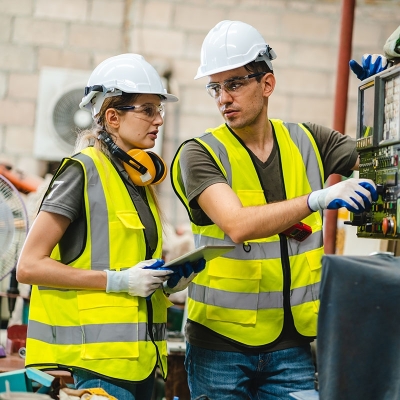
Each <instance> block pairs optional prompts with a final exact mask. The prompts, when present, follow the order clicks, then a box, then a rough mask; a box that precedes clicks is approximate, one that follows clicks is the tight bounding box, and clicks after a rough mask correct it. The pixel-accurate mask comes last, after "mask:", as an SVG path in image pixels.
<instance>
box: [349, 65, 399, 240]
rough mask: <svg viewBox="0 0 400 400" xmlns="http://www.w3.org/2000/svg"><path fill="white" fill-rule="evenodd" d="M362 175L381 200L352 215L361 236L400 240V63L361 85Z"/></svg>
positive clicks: (359, 138) (359, 144)
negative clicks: (372, 184)
mask: <svg viewBox="0 0 400 400" xmlns="http://www.w3.org/2000/svg"><path fill="white" fill-rule="evenodd" d="M357 150H358V153H359V154H360V165H359V177H360V178H368V179H372V180H373V181H374V182H375V183H376V185H377V190H378V194H379V197H378V200H377V201H376V202H374V203H373V204H372V207H371V210H369V211H368V212H364V213H362V214H351V221H347V222H346V223H347V224H350V225H353V226H357V236H358V237H363V238H375V239H400V167H399V158H400V66H394V67H391V68H389V69H387V70H386V71H383V72H381V73H379V74H376V75H374V76H372V77H370V78H368V79H366V80H365V81H363V82H361V84H360V86H359V88H358V125H357Z"/></svg>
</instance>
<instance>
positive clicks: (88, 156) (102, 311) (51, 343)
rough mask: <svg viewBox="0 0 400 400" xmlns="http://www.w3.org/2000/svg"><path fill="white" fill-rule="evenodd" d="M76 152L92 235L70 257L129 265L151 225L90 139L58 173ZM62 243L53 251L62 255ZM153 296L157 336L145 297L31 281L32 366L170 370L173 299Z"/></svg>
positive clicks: (140, 375)
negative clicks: (169, 311)
mask: <svg viewBox="0 0 400 400" xmlns="http://www.w3.org/2000/svg"><path fill="white" fill-rule="evenodd" d="M72 160H73V161H75V162H79V163H80V164H81V165H82V168H83V171H84V177H85V183H84V203H85V205H84V207H85V216H86V227H87V235H86V245H85V248H84V250H83V252H82V254H81V255H80V256H79V257H78V258H77V259H76V260H74V261H73V262H71V263H70V264H69V265H70V266H71V267H74V268H81V269H92V270H100V271H102V270H106V269H110V270H120V269H126V268H129V267H131V266H133V265H135V264H137V263H138V262H140V261H143V260H144V259H145V257H146V245H145V238H144V229H145V227H144V226H143V225H142V223H141V221H140V218H139V215H138V212H137V210H136V209H135V207H134V204H133V202H132V200H131V197H130V195H129V192H128V190H127V188H126V187H125V184H124V183H123V181H122V180H121V178H120V176H119V175H118V172H117V171H116V169H115V168H114V167H113V166H112V164H111V162H110V161H109V160H108V159H107V157H106V156H105V155H104V154H103V153H102V152H100V151H98V150H96V149H95V148H93V147H89V148H87V149H85V150H83V151H82V152H81V153H79V154H77V155H75V156H73V157H72V158H67V159H64V160H63V162H62V164H61V166H60V168H59V169H58V171H57V173H56V174H55V176H54V178H53V181H54V180H56V179H57V176H58V175H59V173H60V171H62V170H63V169H64V167H65V166H66V165H67V164H69V163H70V162H72ZM49 187H51V184H50V186H49ZM146 193H147V199H148V203H149V205H150V208H151V211H152V214H153V216H154V218H155V221H156V224H157V231H158V245H157V248H156V250H155V252H154V254H153V257H154V258H160V257H161V251H162V247H161V246H162V242H161V240H162V237H161V235H162V233H161V232H162V229H161V222H160V218H159V216H158V213H157V210H156V207H155V204H154V200H153V198H152V196H151V194H150V192H149V191H148V190H146ZM57 247H58V246H57ZM57 247H56V248H55V249H54V251H53V253H52V258H54V259H57V260H59V249H58V248H57ZM61 261H62V260H61ZM151 303H152V308H153V323H152V327H153V329H152V332H153V337H154V342H153V341H152V340H151V339H150V337H149V333H148V326H149V321H148V315H147V314H148V313H147V305H146V299H145V298H143V297H134V296H130V295H129V294H128V293H106V292H105V291H101V290H69V289H55V288H49V287H41V286H39V287H38V286H33V288H32V295H31V302H30V310H29V323H28V337H27V350H26V360H25V364H26V367H36V368H40V369H55V368H64V369H65V368H68V369H71V368H74V367H77V368H84V369H86V370H89V371H92V372H95V373H98V374H101V375H104V376H105V377H110V378H117V379H123V380H127V381H142V380H143V379H145V378H147V377H148V376H149V375H150V374H151V372H152V371H153V369H154V367H155V365H156V363H157V360H158V362H159V366H160V368H161V370H162V372H163V376H164V378H165V377H166V375H167V361H166V357H167V345H166V321H167V308H168V307H169V306H170V305H171V304H172V303H171V302H170V301H169V300H168V299H167V298H166V296H165V295H164V294H163V292H162V290H157V291H156V292H155V293H154V294H153V295H152V296H151ZM157 353H158V355H157Z"/></svg>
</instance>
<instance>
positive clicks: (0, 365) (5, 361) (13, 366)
mask: <svg viewBox="0 0 400 400" xmlns="http://www.w3.org/2000/svg"><path fill="white" fill-rule="evenodd" d="M24 368H25V360H24V359H23V358H21V357H20V356H19V355H18V354H17V353H15V354H7V356H6V357H2V358H0V373H2V372H10V371H15V370H17V369H24ZM44 372H46V373H47V374H49V375H52V376H54V377H55V378H62V379H63V380H64V382H65V383H74V380H73V378H72V376H71V374H70V373H69V372H67V371H61V370H54V371H44Z"/></svg>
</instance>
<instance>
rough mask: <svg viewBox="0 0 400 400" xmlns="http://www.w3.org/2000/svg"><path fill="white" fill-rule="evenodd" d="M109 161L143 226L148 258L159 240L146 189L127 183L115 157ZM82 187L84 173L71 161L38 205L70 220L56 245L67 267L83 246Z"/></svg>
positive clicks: (84, 231) (84, 226)
mask: <svg viewBox="0 0 400 400" xmlns="http://www.w3.org/2000/svg"><path fill="white" fill-rule="evenodd" d="M111 161H112V163H113V165H114V167H115V168H116V169H117V171H119V174H120V176H121V179H122V180H123V182H124V184H125V186H126V187H127V189H128V191H129V194H130V196H131V199H132V201H133V203H134V205H135V207H136V209H137V211H138V214H139V217H140V219H141V221H142V224H143V226H145V228H146V229H145V236H146V239H147V243H148V247H149V249H148V251H147V253H148V254H147V256H148V258H150V256H151V254H152V252H153V251H154V250H155V248H156V247H157V240H158V239H157V228H156V223H155V220H154V217H153V214H152V213H151V210H150V207H149V205H148V203H147V199H146V195H145V189H144V188H143V187H140V186H136V185H135V184H134V183H133V182H132V181H131V180H130V178H129V176H128V173H127V172H126V171H125V169H124V167H123V165H122V163H121V162H120V161H119V160H118V159H117V158H116V157H112V158H111ZM83 185H84V174H83V169H82V166H81V164H80V163H79V162H71V163H69V164H68V165H67V166H66V168H64V169H63V170H61V171H60V172H59V175H58V176H57V177H56V179H55V180H54V182H53V184H52V186H51V187H50V188H49V190H48V191H47V193H46V195H45V197H44V200H43V202H42V204H41V206H40V210H41V211H47V212H51V213H55V214H60V215H63V216H65V217H67V218H69V219H70V220H71V224H70V225H69V226H68V228H67V230H66V232H65V233H64V235H63V237H62V239H61V240H60V243H59V246H60V251H61V256H62V261H63V262H64V263H66V264H68V263H70V262H71V261H73V260H75V259H76V258H77V257H78V256H79V254H81V252H82V250H83V248H84V246H85V239H86V218H85V209H84V191H83Z"/></svg>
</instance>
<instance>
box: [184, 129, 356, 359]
mask: <svg viewBox="0 0 400 400" xmlns="http://www.w3.org/2000/svg"><path fill="white" fill-rule="evenodd" d="M304 125H306V126H307V127H308V129H309V130H310V132H311V134H312V135H313V137H314V139H315V142H316V144H317V147H318V150H319V152H320V155H321V159H322V163H323V166H324V173H325V176H324V179H325V180H326V179H327V178H328V176H329V175H331V174H333V173H336V174H340V175H343V176H346V177H348V176H350V175H351V174H352V172H353V171H352V170H351V168H353V167H354V165H355V164H356V161H357V157H358V153H357V150H356V143H355V140H354V139H352V138H351V137H349V136H346V135H342V134H341V133H339V132H337V131H334V130H332V129H329V128H326V127H324V126H321V125H316V124H312V123H310V122H308V123H305V124H304ZM249 153H250V155H251V157H252V160H253V162H254V165H255V167H256V169H257V172H258V174H259V176H260V179H261V184H262V187H263V188H264V191H265V196H266V199H267V201H268V202H269V203H271V202H277V201H282V200H284V199H285V191H284V184H283V181H282V174H281V163H280V154H279V152H278V146H277V143H276V140H275V141H274V146H273V149H272V151H271V154H270V156H269V158H268V160H267V161H266V162H262V161H261V160H259V159H258V158H257V157H256V156H255V155H254V154H253V153H252V152H251V151H250V150H249ZM180 165H181V174H182V180H183V183H184V186H185V191H186V194H187V197H188V200H189V204H190V206H191V208H192V213H193V218H194V220H195V222H196V223H197V224H199V225H207V224H210V223H212V222H211V220H210V219H209V218H208V216H207V215H206V214H205V213H204V212H203V210H202V209H201V208H200V206H199V205H198V203H197V196H199V195H200V194H201V193H202V192H203V191H204V190H205V189H206V188H207V187H209V186H211V185H213V184H215V183H227V181H226V179H225V177H224V175H223V174H222V173H221V171H220V169H219V168H218V167H217V165H216V164H215V162H214V160H213V159H212V157H211V156H210V155H209V153H208V152H207V151H206V150H205V149H204V148H203V147H202V146H201V145H200V144H199V143H197V142H195V141H190V142H188V143H186V144H185V145H184V147H183V149H182V152H181V157H180ZM186 339H187V341H188V342H189V343H190V344H193V345H197V346H199V347H203V348H208V349H212V350H222V351H239V352H252V351H255V352H261V351H276V350H281V349H285V348H289V347H295V346H301V345H304V344H306V343H309V342H310V341H311V339H310V338H306V337H303V336H301V335H299V334H298V333H297V331H296V330H295V328H294V324H293V318H292V317H291V315H290V316H287V315H286V316H285V323H284V328H283V331H282V334H281V335H280V337H279V338H278V340H277V341H275V342H274V343H272V344H268V345H263V346H257V347H250V346H245V345H243V344H241V343H238V342H234V341H233V340H230V339H228V338H226V337H224V336H221V335H219V334H217V333H216V332H214V331H212V330H211V329H208V328H206V327H205V326H203V325H201V324H198V323H196V322H193V321H190V320H188V322H187V324H186Z"/></svg>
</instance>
